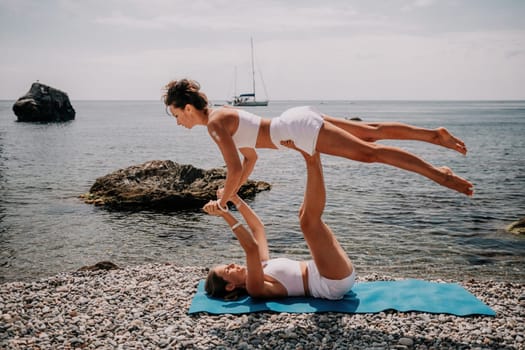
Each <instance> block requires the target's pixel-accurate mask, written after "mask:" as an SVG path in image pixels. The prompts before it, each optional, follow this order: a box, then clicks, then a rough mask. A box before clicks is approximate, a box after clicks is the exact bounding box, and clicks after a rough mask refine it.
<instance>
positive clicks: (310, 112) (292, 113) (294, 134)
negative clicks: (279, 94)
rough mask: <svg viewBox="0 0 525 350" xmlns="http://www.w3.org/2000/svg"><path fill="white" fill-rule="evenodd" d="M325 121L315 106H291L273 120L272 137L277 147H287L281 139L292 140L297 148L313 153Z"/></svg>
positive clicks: (271, 125) (271, 124)
mask: <svg viewBox="0 0 525 350" xmlns="http://www.w3.org/2000/svg"><path fill="white" fill-rule="evenodd" d="M323 123H324V119H323V117H322V116H321V113H319V112H318V111H317V110H315V109H314V108H313V107H310V106H305V107H294V108H290V109H288V110H286V111H284V113H283V114H281V115H280V116H279V117H277V118H273V119H272V120H271V123H270V138H271V139H272V142H273V144H274V145H275V146H277V148H280V149H283V148H286V147H284V146H282V145H281V141H287V140H292V141H293V142H294V143H295V146H296V147H297V148H299V149H301V150H303V151H304V152H306V153H308V154H309V155H313V154H314V153H315V146H316V145H317V137H318V136H319V130H320V129H321V127H322V126H323Z"/></svg>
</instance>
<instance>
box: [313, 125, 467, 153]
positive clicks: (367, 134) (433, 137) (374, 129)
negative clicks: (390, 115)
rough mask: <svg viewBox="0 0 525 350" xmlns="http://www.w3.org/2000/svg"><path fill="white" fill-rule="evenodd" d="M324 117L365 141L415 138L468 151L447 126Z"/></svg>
mask: <svg viewBox="0 0 525 350" xmlns="http://www.w3.org/2000/svg"><path fill="white" fill-rule="evenodd" d="M323 118H324V120H326V121H328V122H330V123H332V124H333V125H335V126H337V127H339V128H341V129H343V130H345V131H347V132H349V133H351V134H352V135H354V136H357V137H358V138H360V139H361V140H363V141H368V142H374V141H377V140H415V141H423V142H429V143H433V144H435V145H438V146H443V147H446V148H450V149H452V150H455V151H457V152H459V153H461V154H466V153H467V147H466V146H465V143H464V142H463V141H461V140H460V139H459V138H457V137H455V136H454V135H452V134H451V133H450V132H449V131H448V130H447V129H445V128H437V129H425V128H419V127H416V126H413V125H408V124H403V123H397V122H385V123H365V122H357V121H352V120H346V119H342V118H334V117H331V116H328V115H323Z"/></svg>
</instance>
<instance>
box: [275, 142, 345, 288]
mask: <svg viewBox="0 0 525 350" xmlns="http://www.w3.org/2000/svg"><path fill="white" fill-rule="evenodd" d="M282 144H283V145H284V146H287V147H290V148H293V149H295V150H297V151H299V152H301V154H302V155H303V157H304V159H305V162H306V170H307V176H306V188H305V191H304V199H303V204H302V205H301V209H300V211H299V219H300V223H301V230H302V232H303V235H304V239H305V241H306V244H307V245H308V247H309V248H310V253H311V254H312V258H313V259H314V262H315V265H316V266H317V268H318V270H319V273H320V274H321V275H322V276H324V277H326V278H328V279H336V280H338V279H343V278H345V277H348V276H349V275H350V274H351V273H352V270H353V266H352V263H351V261H350V259H349V258H348V256H347V255H346V253H345V251H344V250H343V248H342V247H341V245H340V244H339V242H338V241H337V238H336V237H335V235H334V234H333V232H332V230H331V229H330V228H329V227H328V225H326V224H325V223H324V222H323V220H322V218H321V216H322V215H323V211H324V207H325V202H326V191H325V184H324V178H323V168H322V164H321V158H320V156H319V153H315V154H314V155H313V156H310V155H308V154H307V153H305V152H303V151H301V150H299V149H298V148H296V147H295V145H294V144H293V142H291V141H284V142H282Z"/></svg>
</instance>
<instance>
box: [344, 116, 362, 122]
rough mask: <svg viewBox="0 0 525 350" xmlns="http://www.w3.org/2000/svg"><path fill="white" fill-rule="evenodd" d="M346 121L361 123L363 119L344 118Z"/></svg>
mask: <svg viewBox="0 0 525 350" xmlns="http://www.w3.org/2000/svg"><path fill="white" fill-rule="evenodd" d="M345 119H346V120H351V121H354V122H362V121H363V119H361V118H360V117H345Z"/></svg>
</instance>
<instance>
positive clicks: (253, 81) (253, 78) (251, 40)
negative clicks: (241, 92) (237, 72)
mask: <svg viewBox="0 0 525 350" xmlns="http://www.w3.org/2000/svg"><path fill="white" fill-rule="evenodd" d="M250 43H251V47H252V83H253V99H254V100H255V68H254V65H253V38H250Z"/></svg>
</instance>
